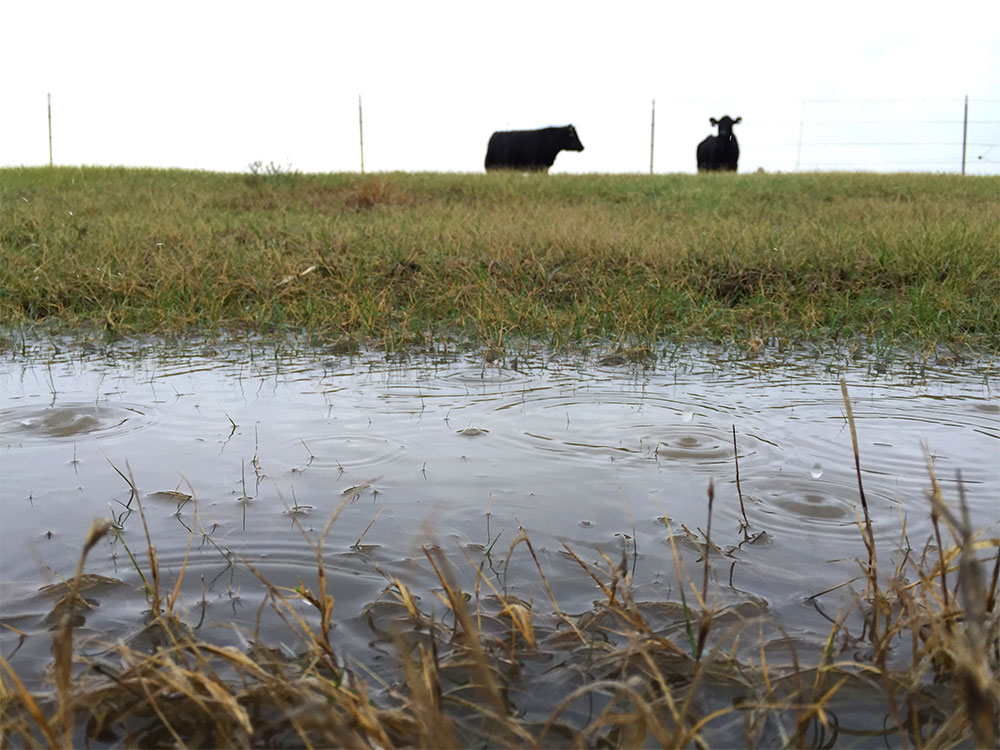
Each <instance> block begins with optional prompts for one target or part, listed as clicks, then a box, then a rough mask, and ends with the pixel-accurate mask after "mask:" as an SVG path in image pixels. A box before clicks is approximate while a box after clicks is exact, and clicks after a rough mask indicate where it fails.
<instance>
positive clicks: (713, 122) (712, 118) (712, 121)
mask: <svg viewBox="0 0 1000 750" xmlns="http://www.w3.org/2000/svg"><path fill="white" fill-rule="evenodd" d="M708 121H709V122H710V123H712V124H713V125H718V124H719V121H718V120H716V119H715V118H714V117H709V118H708Z"/></svg>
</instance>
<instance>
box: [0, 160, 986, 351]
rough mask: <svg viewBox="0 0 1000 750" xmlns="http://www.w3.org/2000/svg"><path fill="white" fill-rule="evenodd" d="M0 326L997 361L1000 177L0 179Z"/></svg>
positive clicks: (146, 173)
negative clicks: (685, 345)
mask: <svg viewBox="0 0 1000 750" xmlns="http://www.w3.org/2000/svg"><path fill="white" fill-rule="evenodd" d="M0 319H2V320H3V321H5V324H6V325H8V326H16V327H22V326H25V325H32V324H37V323H45V324H47V325H51V326H54V327H55V328H57V329H61V330H75V329H79V328H88V327H93V326H99V327H101V328H103V329H107V330H108V331H110V332H112V333H113V334H127V333H137V332H138V333H142V332H156V333H174V332H177V333H182V332H186V331H191V330H192V329H198V330H202V331H204V330H206V329H207V330H220V329H221V330H226V329H228V330H240V331H243V330H251V331H274V330H278V331H280V330H284V329H289V330H293V331H300V330H303V329H307V330H310V331H315V332H317V333H319V334H321V335H324V336H325V335H330V336H331V337H334V338H336V337H347V338H350V339H352V340H358V341H360V340H367V341H369V342H371V343H375V344H379V345H384V346H386V347H389V348H397V347H400V346H406V345H408V344H412V343H421V342H424V341H427V340H428V339H430V338H437V337H441V336H459V337H468V338H470V339H471V340H473V341H476V342H479V343H482V344H485V345H493V346H499V347H502V348H506V347H508V346H510V345H511V343H512V342H516V341H527V340H532V341H540V342H542V343H548V344H553V345H557V346H558V345H567V344H579V343H587V342H593V341H602V342H608V343H610V344H611V345H614V346H622V347H626V346H644V345H645V346H648V345H651V344H653V343H655V342H656V341H659V340H662V339H692V338H696V339H706V340H713V341H720V342H727V343H729V342H733V343H737V344H739V345H748V346H751V347H755V346H757V345H759V344H760V343H761V342H762V341H764V340H767V339H769V338H773V337H777V338H778V339H786V338H787V339H823V340H828V341H844V340H851V339H857V338H860V337H866V338H870V337H873V338H876V339H878V340H879V341H881V342H885V343H887V344H905V345H915V346H917V347H922V346H928V345H931V344H944V345H948V346H961V345H973V346H987V347H995V346H997V345H998V344H1000V178H961V177H958V176H954V175H868V174H801V175H767V174H750V175H702V176H693V175H672V176H657V177H648V176H628V175H607V176H606V175H586V176H570V175H532V176H523V175H520V174H499V175H498V174H490V175H447V174H436V175H432V174H380V175H369V176H361V175H353V174H340V175H300V174H295V173H281V172H277V173H275V172H273V171H272V172H267V171H265V172H264V173H258V174H247V175H237V174H214V173H200V172H184V171H156V170H138V169H118V168H110V169H109V168H83V169H79V168H56V169H48V168H24V169H4V170H0Z"/></svg>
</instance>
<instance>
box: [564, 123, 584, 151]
mask: <svg viewBox="0 0 1000 750" xmlns="http://www.w3.org/2000/svg"><path fill="white" fill-rule="evenodd" d="M563 132H565V134H566V139H565V142H564V143H563V148H564V149H565V150H566V151H583V144H582V143H580V136H578V135H577V134H576V128H574V127H573V126H572V125H567V126H566V127H565V128H563Z"/></svg>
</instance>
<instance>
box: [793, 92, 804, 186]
mask: <svg viewBox="0 0 1000 750" xmlns="http://www.w3.org/2000/svg"><path fill="white" fill-rule="evenodd" d="M805 123H806V101H805V99H803V100H802V114H801V115H800V116H799V147H798V149H797V150H796V152H795V171H796V172H798V171H799V162H800V161H801V160H802V128H803V127H804V126H805Z"/></svg>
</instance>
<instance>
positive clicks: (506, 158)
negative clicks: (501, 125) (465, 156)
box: [486, 125, 583, 172]
mask: <svg viewBox="0 0 1000 750" xmlns="http://www.w3.org/2000/svg"><path fill="white" fill-rule="evenodd" d="M563 150H566V151H583V144H582V143H580V138H579V137H578V136H577V134H576V128H574V127H573V126H572V125H566V126H564V127H561V128H542V129H541V130H507V131H503V132H499V133H494V134H493V135H492V136H490V145H489V147H488V148H487V149H486V169H487V170H493V169H519V170H523V171H529V172H548V171H549V167H551V166H552V163H553V162H554V161H555V160H556V154H558V153H559V152H560V151H563Z"/></svg>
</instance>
